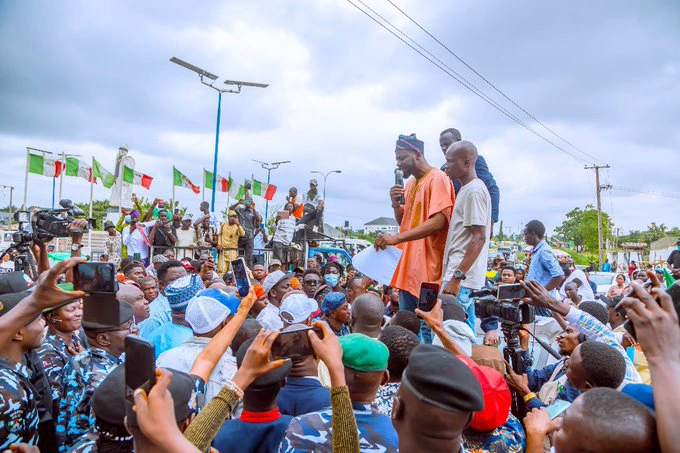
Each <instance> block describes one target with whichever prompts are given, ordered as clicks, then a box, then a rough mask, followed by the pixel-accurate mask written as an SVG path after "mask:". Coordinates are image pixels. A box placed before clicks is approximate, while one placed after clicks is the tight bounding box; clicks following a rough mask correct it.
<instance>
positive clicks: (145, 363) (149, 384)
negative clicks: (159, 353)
mask: <svg viewBox="0 0 680 453" xmlns="http://www.w3.org/2000/svg"><path fill="white" fill-rule="evenodd" d="M155 384H156V363H155V353H154V346H153V343H151V342H150V341H147V340H145V339H143V338H140V337H136V336H132V335H130V336H127V337H125V397H126V398H127V400H128V401H129V402H130V403H132V404H134V392H135V390H136V389H138V388H142V389H144V390H145V391H146V393H147V394H148V393H149V391H151V388H153V386H154V385H155ZM131 407H132V406H131V405H128V410H130V409H131Z"/></svg>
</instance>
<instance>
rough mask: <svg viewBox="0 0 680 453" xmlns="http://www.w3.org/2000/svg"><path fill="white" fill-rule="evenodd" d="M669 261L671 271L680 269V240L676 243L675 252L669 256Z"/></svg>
mask: <svg viewBox="0 0 680 453" xmlns="http://www.w3.org/2000/svg"><path fill="white" fill-rule="evenodd" d="M667 261H668V265H669V266H670V267H671V271H673V270H677V269H680V239H678V242H676V243H675V250H673V251H672V252H671V254H670V255H669V256H668V260H667Z"/></svg>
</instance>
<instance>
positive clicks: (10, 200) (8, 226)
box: [0, 184, 14, 230]
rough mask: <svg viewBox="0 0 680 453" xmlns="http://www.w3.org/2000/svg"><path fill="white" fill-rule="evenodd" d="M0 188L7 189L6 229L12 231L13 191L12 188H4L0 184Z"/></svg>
mask: <svg viewBox="0 0 680 453" xmlns="http://www.w3.org/2000/svg"><path fill="white" fill-rule="evenodd" d="M0 188H2V189H9V219H7V228H8V229H10V230H11V229H12V214H13V212H12V210H13V209H12V192H13V191H14V186H4V185H2V184H0Z"/></svg>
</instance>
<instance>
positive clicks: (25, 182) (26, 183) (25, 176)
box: [22, 146, 30, 209]
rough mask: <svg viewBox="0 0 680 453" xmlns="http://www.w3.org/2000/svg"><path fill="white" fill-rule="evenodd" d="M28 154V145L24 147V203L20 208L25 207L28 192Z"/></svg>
mask: <svg viewBox="0 0 680 453" xmlns="http://www.w3.org/2000/svg"><path fill="white" fill-rule="evenodd" d="M29 154H30V151H29V150H28V146H27V147H26V174H25V175H24V205H23V206H22V209H26V194H27V193H28V165H29V163H28V159H29Z"/></svg>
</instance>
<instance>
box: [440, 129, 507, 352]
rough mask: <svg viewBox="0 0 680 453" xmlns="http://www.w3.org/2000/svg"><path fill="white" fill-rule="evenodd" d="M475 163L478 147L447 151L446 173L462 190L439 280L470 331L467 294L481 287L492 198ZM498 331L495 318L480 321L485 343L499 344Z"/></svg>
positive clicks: (461, 145)
mask: <svg viewBox="0 0 680 453" xmlns="http://www.w3.org/2000/svg"><path fill="white" fill-rule="evenodd" d="M476 161H477V148H475V145H473V144H472V143H471V142H469V141H467V140H463V141H459V142H455V143H453V144H452V145H451V146H449V149H448V150H447V151H446V173H447V174H448V175H449V177H450V178H451V179H458V180H459V181H460V182H461V184H462V187H461V189H460V191H459V192H458V195H457V196H456V202H455V204H454V205H453V214H452V215H451V221H450V222H449V234H448V236H447V238H446V249H445V251H444V267H443V269H444V271H443V272H444V275H443V281H442V285H443V286H444V289H443V291H442V292H443V293H445V294H451V295H453V296H456V297H457V298H458V301H459V302H460V303H461V304H462V305H463V307H464V308H465V311H466V312H467V314H468V320H467V322H468V324H469V325H470V327H472V329H473V331H474V329H475V319H476V316H475V307H474V304H473V303H472V302H473V300H472V299H470V293H471V292H472V291H474V290H477V289H480V288H482V287H483V286H484V282H485V274H486V262H487V258H488V255H489V234H488V232H489V231H490V230H491V197H490V196H489V191H488V190H487V188H486V185H485V184H484V182H483V181H482V180H481V179H479V178H478V177H477V173H476V171H475V162H476ZM497 329H498V322H497V320H495V318H489V319H484V320H482V330H484V331H485V332H486V335H485V337H484V343H485V344H489V345H495V344H498V342H499V336H498V330H497Z"/></svg>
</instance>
